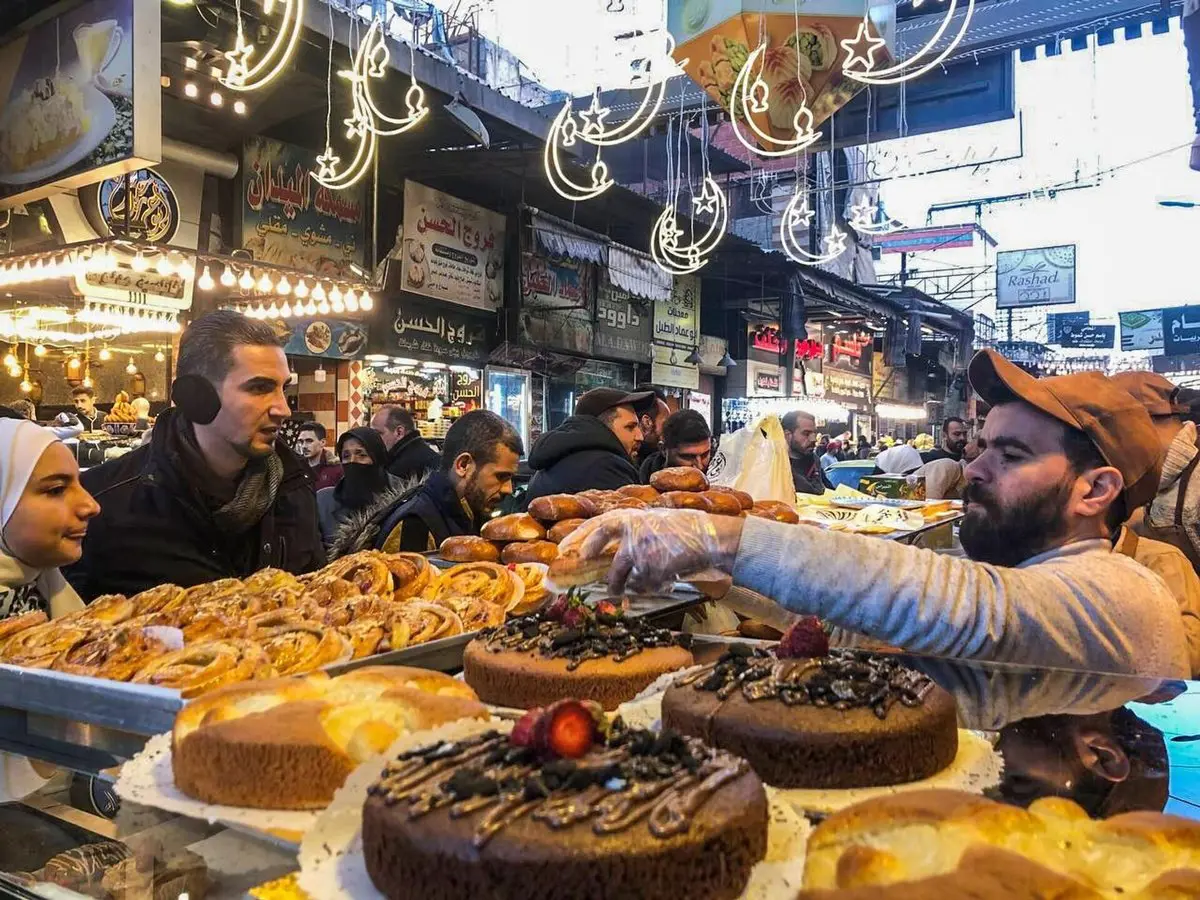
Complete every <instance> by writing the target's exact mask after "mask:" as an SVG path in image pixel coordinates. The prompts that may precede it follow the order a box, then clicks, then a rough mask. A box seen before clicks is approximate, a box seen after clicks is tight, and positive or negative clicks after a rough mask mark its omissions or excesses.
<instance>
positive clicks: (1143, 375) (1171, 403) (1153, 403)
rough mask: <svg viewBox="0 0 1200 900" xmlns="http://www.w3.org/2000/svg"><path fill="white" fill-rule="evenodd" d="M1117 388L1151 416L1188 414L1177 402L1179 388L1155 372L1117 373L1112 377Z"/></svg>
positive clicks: (1183, 406) (1186, 408)
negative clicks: (1139, 404)
mask: <svg viewBox="0 0 1200 900" xmlns="http://www.w3.org/2000/svg"><path fill="white" fill-rule="evenodd" d="M1112 380H1113V381H1114V382H1116V384H1117V386H1118V387H1119V388H1120V389H1121V390H1123V391H1127V392H1129V393H1130V394H1132V395H1133V399H1134V400H1137V401H1138V402H1139V403H1141V404H1142V406H1144V407H1146V412H1148V413H1150V415H1152V416H1177V415H1183V414H1184V413H1187V412H1188V407H1187V406H1185V405H1184V404H1182V403H1180V402H1178V401H1179V386H1178V385H1177V384H1173V383H1172V382H1170V381H1167V379H1165V378H1163V377H1162V376H1161V375H1159V374H1158V373H1157V372H1118V373H1117V374H1116V375H1114V376H1113V377H1112Z"/></svg>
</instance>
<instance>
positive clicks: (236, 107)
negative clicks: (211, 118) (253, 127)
mask: <svg viewBox="0 0 1200 900" xmlns="http://www.w3.org/2000/svg"><path fill="white" fill-rule="evenodd" d="M233 111H234V112H235V113H237V114H238V115H239V116H244V115H245V114H246V101H245V100H234V101H233Z"/></svg>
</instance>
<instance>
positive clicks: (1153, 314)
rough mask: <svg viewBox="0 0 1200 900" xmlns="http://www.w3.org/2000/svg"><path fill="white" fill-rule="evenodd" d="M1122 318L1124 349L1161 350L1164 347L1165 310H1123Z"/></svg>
mask: <svg viewBox="0 0 1200 900" xmlns="http://www.w3.org/2000/svg"><path fill="white" fill-rule="evenodd" d="M1118 318H1120V320H1121V349H1122V350H1161V349H1162V348H1163V311H1162V310H1161V309H1141V310H1135V311H1133V312H1123V313H1121V314H1120V315H1119V317H1118Z"/></svg>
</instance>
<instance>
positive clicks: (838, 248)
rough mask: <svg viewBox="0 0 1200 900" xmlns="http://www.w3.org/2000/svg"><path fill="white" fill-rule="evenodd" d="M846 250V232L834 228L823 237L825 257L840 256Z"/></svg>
mask: <svg viewBox="0 0 1200 900" xmlns="http://www.w3.org/2000/svg"><path fill="white" fill-rule="evenodd" d="M845 250H846V232H844V231H842V230H841V229H840V228H837V227H836V226H835V227H834V228H831V229H830V231H829V234H827V235H825V255H826V256H841V255H842V254H843V253H844V252H845Z"/></svg>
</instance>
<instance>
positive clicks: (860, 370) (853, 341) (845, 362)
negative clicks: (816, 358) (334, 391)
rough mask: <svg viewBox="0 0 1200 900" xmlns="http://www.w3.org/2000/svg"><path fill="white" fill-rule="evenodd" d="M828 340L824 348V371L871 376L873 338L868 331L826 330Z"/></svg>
mask: <svg viewBox="0 0 1200 900" xmlns="http://www.w3.org/2000/svg"><path fill="white" fill-rule="evenodd" d="M825 336H826V337H827V338H828V339H829V344H828V346H827V348H826V359H825V366H824V368H825V371H826V372H828V371H830V370H831V369H835V370H840V371H843V372H854V373H856V374H858V375H865V376H867V377H868V378H870V376H871V361H872V359H873V358H874V355H875V354H874V346H875V336H874V335H873V334H872V333H871V332H869V331H853V330H851V329H847V328H839V329H837V330H836V331H834V330H832V329H829V328H826V329H825Z"/></svg>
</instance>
